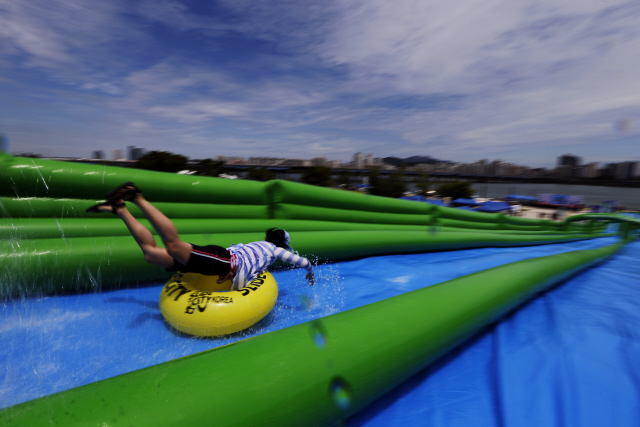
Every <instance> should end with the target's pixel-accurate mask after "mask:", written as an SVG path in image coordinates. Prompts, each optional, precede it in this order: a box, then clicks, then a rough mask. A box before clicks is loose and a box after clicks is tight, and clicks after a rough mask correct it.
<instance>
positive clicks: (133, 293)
mask: <svg viewBox="0 0 640 427" xmlns="http://www.w3.org/2000/svg"><path fill="white" fill-rule="evenodd" d="M615 241H616V239H615V238H602V239H596V240H590V241H580V242H573V243H565V244H555V245H545V246H534V247H526V248H485V249H474V250H463V251H452V252H439V253H427V254H416V255H402V256H385V257H375V258H368V259H363V260H356V261H350V262H343V263H337V264H330V265H323V266H320V267H318V268H317V276H318V283H317V285H316V286H314V287H308V286H307V285H306V284H305V283H306V282H305V281H304V271H301V270H291V271H282V272H276V273H275V276H276V280H277V281H278V283H279V287H280V297H279V298H278V303H277V305H276V307H275V309H274V310H273V311H272V312H271V313H270V314H269V315H268V316H267V317H266V318H265V319H264V320H263V321H261V322H260V323H258V324H257V325H255V326H254V327H252V328H250V329H249V330H247V331H245V332H243V333H239V334H236V335H233V336H227V337H224V338H213V339H200V338H193V337H189V336H185V335H181V334H178V333H175V332H174V331H173V330H172V329H171V328H170V327H169V326H168V325H166V323H165V322H164V320H163V318H162V316H161V314H160V312H159V311H158V305H157V301H158V296H159V293H160V290H161V286H162V285H161V284H158V285H157V286H152V287H146V288H139V289H122V290H116V291H110V292H102V293H97V294H83V295H67V296H58V297H50V298H41V299H27V300H23V301H5V302H2V303H0V407H6V406H10V405H14V404H17V403H20V402H24V401H27V400H30V399H33V398H36V397H39V396H43V395H48V394H51V393H54V392H57V391H62V390H65V389H68V388H72V387H77V386H79V385H82V384H87V383H90V382H94V381H97V380H100V379H104V378H109V377H112V376H115V375H118V374H122V373H125V372H129V371H132V370H136V369H140V368H143V367H146V366H150V365H154V364H158V363H162V362H165V361H167V360H171V359H175V358H178V357H182V356H185V355H189V354H193V353H196V352H199V351H203V350H207V349H210V348H215V347H218V346H221V345H224V344H228V343H230V342H234V341H237V340H240V339H244V338H247V337H249V336H254V335H259V334H263V333H266V332H270V331H273V330H277V329H282V328H285V327H288V326H292V325H295V324H298V323H302V322H306V321H309V320H312V319H315V318H319V317H323V316H326V315H329V314H332V313H336V312H339V311H344V310H348V309H351V308H355V307H359V306H362V305H366V304H370V303H372V302H376V301H380V300H383V299H386V298H389V297H392V296H395V295H398V294H402V293H405V292H408V291H411V290H415V289H418V288H422V287H425V286H430V285H433V284H436V283H440V282H443V281H446V280H450V279H453V278H455V277H459V276H463V275H466V274H470V273H473V272H475V271H480V270H484V269H487V268H491V267H494V266H498V265H502V264H506V263H510V262H515V261H519V260H522V259H526V258H531V257H538V256H546V255H552V254H555V253H561V252H566V251H571V250H579V249H592V248H595V247H602V246H606V245H608V244H612V243H613V242H615ZM639 249H640V244H638V243H633V244H632V245H629V246H628V247H627V248H626V249H625V250H624V252H623V254H622V255H618V256H615V257H614V258H613V259H611V260H610V261H607V262H606V263H605V264H602V265H601V266H599V267H596V268H594V269H590V270H589V271H588V272H586V273H584V274H581V275H580V276H578V277H576V278H574V279H572V280H571V281H570V282H568V283H567V284H565V285H563V286H562V287H560V288H558V289H556V290H554V291H552V292H550V293H548V294H545V295H544V296H542V297H540V298H538V299H536V300H534V301H533V302H532V303H531V304H529V305H527V306H525V307H524V308H523V309H522V310H520V311H518V312H517V313H516V314H515V315H513V316H511V317H509V318H507V319H505V321H503V322H502V323H500V325H499V326H497V327H495V328H494V329H492V330H491V331H488V332H486V333H484V334H483V335H481V336H480V337H479V338H477V339H475V340H474V341H472V342H471V343H469V344H467V345H465V346H464V347H463V348H462V349H461V350H457V351H455V352H454V353H453V354H452V355H449V356H448V357H447V358H446V359H445V360H443V361H441V362H439V363H438V364H437V365H435V366H434V367H432V368H430V369H428V370H427V371H425V372H421V373H420V374H418V375H416V376H415V377H414V378H413V379H412V380H410V381H408V382H407V383H405V384H404V385H403V386H401V387H400V388H398V389H396V390H393V391H391V392H390V393H389V394H387V395H386V396H385V397H384V398H383V399H381V400H380V401H379V402H376V404H374V405H372V406H371V408H370V409H368V410H365V411H363V412H362V413H361V414H359V415H358V416H356V417H354V418H352V419H350V420H348V421H347V424H348V425H354V426H359V425H367V426H370V425H371V426H378V425H380V426H383V425H385V426H387V425H429V426H452V425H455V426H475V425H482V426H492V425H495V426H500V425H527V426H528V425H530V426H539V425H594V426H595V425H631V424H627V423H628V422H629V421H634V424H633V425H640V423H639V422H638V421H640V420H639V419H638V418H640V415H638V414H640V408H639V406H638V402H640V399H639V397H640V396H639V395H638V377H637V376H634V375H637V374H635V373H634V372H635V371H636V370H637V369H635V366H636V365H637V363H636V362H635V361H637V360H640V348H639V347H638V339H637V338H638V335H639V332H638V330H639V329H638V326H640V320H639V319H640V317H639V316H638V315H637V314H635V312H640V310H638V307H639V306H640V301H638V298H640V292H639V291H640V289H638V286H639V285H638V284H639V283H640V280H638V278H639V277H640V271H638V269H639V267H637V265H638V262H637V254H638V253H639V252H638V250H639ZM632 313H633V315H632ZM620 395H622V396H620ZM584 405H587V407H586V408H584V407H583V406H584ZM592 411H595V412H597V414H591V412H592ZM614 412H615V413H614ZM632 413H635V417H636V418H633V417H632V416H631V414H632ZM598 417H600V418H598ZM583 418H584V419H583ZM605 418H606V419H607V420H611V419H614V420H615V419H618V420H620V423H615V424H611V423H604V424H603V423H600V424H598V423H597V421H598V420H600V421H602V420H604V419H605Z"/></svg>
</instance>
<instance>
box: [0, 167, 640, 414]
mask: <svg viewBox="0 0 640 427" xmlns="http://www.w3.org/2000/svg"><path fill="white" fill-rule="evenodd" d="M127 181H133V182H135V183H136V184H137V185H138V186H139V187H140V188H141V189H142V191H143V192H144V194H145V197H146V198H147V199H148V200H150V201H151V202H153V203H154V204H155V205H156V206H158V207H159V208H160V209H161V210H162V211H163V212H165V213H166V214H167V215H168V216H169V217H170V218H171V219H172V220H173V221H174V222H175V224H176V226H177V228H178V231H179V232H180V234H181V235H182V237H183V239H184V240H187V241H190V242H193V243H196V244H209V243H215V244H219V245H223V246H224V245H229V244H231V243H237V242H248V241H254V240H260V239H262V238H263V236H264V231H265V229H266V228H268V227H274V226H277V227H282V228H286V229H287V230H288V231H289V232H290V233H291V235H292V243H293V245H294V247H295V249H296V250H297V251H299V253H300V254H301V255H304V256H306V257H309V258H311V259H314V260H316V261H318V262H331V261H337V260H342V259H349V258H358V257H365V256H372V255H383V254H402V253H412V252H425V251H439V250H454V249H462V248H475V247H483V246H485V247H486V246H525V245H538V244H548V243H555V242H566V241H572V240H579V239H588V238H596V237H600V236H605V235H608V234H606V233H605V232H604V230H605V227H606V226H607V224H609V223H610V222H621V223H623V224H625V225H624V226H621V227H620V231H619V232H620V234H621V236H622V238H621V239H620V242H619V243H616V244H614V245H610V246H607V247H604V248H600V249H593V250H585V251H574V252H569V253H565V254H561V255H554V256H549V257H542V258H534V259H529V260H526V261H520V262H517V263H513V264H508V265H505V266H501V267H497V268H492V269H489V270H485V271H482V272H479V273H475V274H472V275H469V276H465V277H461V278H458V279H455V280H452V281H449V282H445V283H441V284H438V285H435V286H431V287H428V288H424V289H420V290H417V291H414V292H410V293H407V294H404V295H400V296H397V297H394V298H391V299H388V300H384V301H381V302H378V303H374V304H371V305H368V306H364V307H360V308H357V309H353V310H349V311H346V312H342V313H338V314H335V315H332V316H328V317H325V318H322V319H319V320H315V321H312V322H308V323H304V324H300V325H297V326H293V327H289V328H286V329H282V330H279V331H276V332H271V333H268V334H265V335H261V336H258V337H254V338H250V339H247V340H244V341H240V342H236V343H234V344H231V345H228V346H225V347H221V348H217V349H214V350H210V351H206V352H203V353H199V354H195V355H192V356H188V357H184V358H181V359H176V360H173V361H170V362H167V363H163V364H160V365H156V366H152V367H149V368H146V369H142V370H139V371H135V372H131V373H128V374H124V375H121V376H118V377H114V378H110V379H107V380H103V381H99V382H96V383H93V384H89V385H85V386H82V387H78V388H74V389H71V390H67V391H64V392H61V393H56V394H54V395H51V396H45V397H42V398H39V399H35V400H32V401H29V402H25V403H22V404H19V405H16V406H13V407H10V408H6V409H4V410H1V411H0V424H2V425H6V426H31V425H34V426H35V425H58V426H87V425H96V426H116V425H122V426H158V425H162V426H172V425H176V426H178V425H180V426H184V425H191V426H205V425H217V426H232V425H235V426H248V425H277V426H300V425H305V426H311V425H318V426H325V425H333V424H335V423H338V422H340V420H343V419H345V418H347V417H348V416H350V415H352V414H354V413H356V412H358V411H359V410H360V409H361V408H363V407H364V406H366V405H367V404H369V403H370V402H372V401H373V400H374V399H375V398H377V397H379V396H380V395H382V394H383V393H385V392H386V391H387V390H389V389H390V388H392V387H394V386H396V385H398V384H400V383H401V382H402V381H404V380H406V379H407V378H409V377H411V376H412V375H414V374H415V373H416V372H417V371H418V370H419V369H422V368H424V367H425V366H427V365H428V364H430V363H432V362H433V361H434V360H436V359H437V358H438V357H440V356H441V355H443V354H444V353H445V352H447V351H449V350H451V349H452V348H454V347H455V346H457V345H459V344H460V343H461V342H463V341H464V340H466V339H468V338H469V337H471V336H473V335H474V334H476V333H477V332H478V331H479V330H481V329H482V328H484V327H486V325H488V324H490V323H492V322H495V321H496V320H498V319H499V318H500V317H501V316H503V315H504V314H506V313H508V312H509V311H511V310H513V309H514V308H516V307H518V306H519V305H521V304H523V303H524V302H526V301H527V300H529V299H530V298H532V297H533V296H534V295H536V294H537V293H540V292H543V291H544V290H546V289H548V288H549V287H551V286H554V285H556V284H558V283H560V282H562V281H563V280H565V279H566V278H568V277H569V276H571V275H573V274H575V273H577V272H579V271H581V270H582V269H585V268H587V267H589V266H592V265H594V264H596V263H598V262H600V261H602V260H603V259H605V258H607V257H608V256H610V255H612V254H614V253H615V252H616V251H618V250H619V249H620V248H621V247H622V246H623V245H624V243H625V242H626V241H628V240H629V239H632V238H634V237H635V236H636V235H637V229H638V221H635V220H631V219H628V218H625V217H620V216H616V215H608V216H600V217H597V218H596V217H591V216H582V217H579V218H574V219H572V220H571V221H565V222H563V223H554V222H550V221H546V220H527V219H522V218H512V217H509V216H504V215H500V214H484V213H476V212H467V211H461V210H456V209H451V208H443V207H436V206H432V205H428V204H425V203H420V202H413V201H405V200H393V199H386V198H380V197H375V196H369V195H364V194H354V193H350V192H344V191H339V190H332V189H326V188H316V187H310V186H307V185H303V184H298V183H294V182H287V181H278V180H276V181H270V182H267V183H260V182H251V181H230V180H222V179H216V178H207V177H198V176H182V175H180V176H177V175H172V174H163V173H155V172H148V171H141V170H135V169H125V168H114V167H108V166H95V165H86V164H80V163H68V162H55V161H49V160H39V159H25V158H18V157H11V156H4V157H0V189H1V190H0V221H1V222H0V233H1V234H0V235H1V237H2V239H1V244H2V248H1V250H0V269H1V270H0V271H2V277H1V280H0V282H1V283H0V295H1V296H2V297H3V298H15V297H23V298H24V297H28V296H29V295H42V294H56V293H59V292H68V291H85V290H99V289H103V288H107V287H114V286H120V287H123V286H135V285H137V284H139V283H142V282H145V281H161V280H164V279H166V277H167V273H165V272H164V271H162V269H159V268H157V267H154V266H150V265H147V264H146V263H145V262H144V260H143V259H142V254H141V252H140V250H139V249H138V248H137V245H136V244H135V242H134V241H133V239H132V238H131V237H130V236H129V235H128V232H127V230H126V228H124V226H123V225H122V223H121V221H120V220H119V219H118V218H116V217H115V216H113V215H110V214H102V215H96V214H93V215H89V214H86V213H85V209H86V207H88V206H90V205H92V204H94V203H96V202H98V201H100V200H101V197H102V195H104V194H105V193H106V192H107V191H108V190H110V189H111V188H113V187H115V186H117V185H119V184H121V183H123V182H127ZM131 211H132V213H133V214H134V215H135V216H137V217H140V218H141V219H142V214H141V212H139V211H138V210H136V209H135V207H131ZM143 221H144V220H143ZM159 243H160V242H159ZM513 277H518V278H519V279H518V280H513V279H512V278H513ZM318 334H320V335H322V336H323V337H324V339H323V341H324V342H325V344H324V345H322V346H318V345H317V340H315V339H314V338H315V337H316V336H317V335H318ZM212 366H218V367H220V366H222V367H224V369H223V370H218V369H210V367H212ZM212 396H215V397H216V398H212Z"/></svg>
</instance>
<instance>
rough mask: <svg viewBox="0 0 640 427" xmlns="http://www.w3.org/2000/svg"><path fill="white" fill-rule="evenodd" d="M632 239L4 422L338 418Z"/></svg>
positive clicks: (449, 285)
mask: <svg viewBox="0 0 640 427" xmlns="http://www.w3.org/2000/svg"><path fill="white" fill-rule="evenodd" d="M622 245H623V243H619V244H615V245H612V246H608V247H604V248H600V249H593V250H588V251H575V252H569V253H564V254H559V255H553V256H548V257H542V258H534V259H529V260H525V261H520V262H516V263H513V264H508V265H505V266H501V267H497V268H492V269H489V270H485V271H481V272H479V273H475V274H472V275H469V276H464V277H461V278H458V279H454V280H451V281H448V282H445V283H441V284H439V285H435V286H431V287H427V288H423V289H420V290H417V291H413V292H409V293H407V294H404V295H400V296H397V297H393V298H390V299H387V300H384V301H380V302H377V303H374V304H371V305H367V306H364V307H360V308H356V309H353V310H349V311H346V312H342V313H338V314H334V315H331V316H328V317H325V318H322V319H319V320H314V321H312V322H307V323H303V324H300V325H296V326H293V327H290V328H286V329H282V330H279V331H275V332H271V333H268V334H265V335H261V336H257V337H254V338H250V339H246V340H244V341H239V342H236V343H233V344H230V345H227V346H224V347H220V348H217V349H214V350H210V351H205V352H202V353H198V354H194V355H192V356H187V357H183V358H180V359H176V360H172V361H170V362H166V363H163V364H160V365H156V366H152V367H149V368H146V369H142V370H139V371H134V372H131V373H128V374H124V375H120V376H117V377H114V378H110V379H107V380H103V381H99V382H96V383H92V384H88V385H85V386H82V387H78V388H74V389H71V390H67V391H64V392H61V393H56V394H53V395H50V396H46V397H42V398H39V399H35V400H32V401H29V402H25V403H22V404H19V405H16V406H12V407H9V408H6V409H4V410H1V411H0V424H1V425H3V426H6V427H24V426H64V427H73V426H78V427H86V426H116V425H122V426H136V427H145V426H150V427H151V426H153V427H156V426H166V427H170V426H179V427H183V426H204V425H215V426H256V425H269V426H279V427H285V426H296V427H297V426H310V427H311V426H329V425H335V424H336V423H339V422H340V421H341V420H344V419H346V418H347V417H349V416H351V415H353V414H355V413H357V412H358V411H359V410H361V409H362V408H364V407H365V406H366V405H368V404H370V403H371V402H373V401H374V400H375V399H377V398H379V397H380V396H382V395H383V394H384V393H385V392H387V391H388V390H390V389H392V388H393V387H396V386H398V385H399V384H401V383H402V382H403V381H405V380H407V379H408V378H410V377H411V376H413V375H415V374H416V373H417V372H418V371H419V370H421V369H424V368H425V367H426V366H428V365H429V364H431V363H433V362H434V361H435V360H437V359H438V358H439V357H440V356H442V355H443V354H445V353H446V352H447V351H450V350H451V349H452V348H454V347H456V346H458V345H460V344H461V343H462V342H464V341H465V340H467V339H469V338H470V337H472V336H474V335H475V334H477V333H478V332H479V331H481V330H482V328H484V327H486V326H487V325H489V324H491V323H492V322H496V321H497V320H499V319H500V318H501V317H502V316H504V315H505V314H507V313H509V312H510V311H512V310H513V309H514V308H516V307H518V306H519V305H521V304H523V303H525V302H526V301H528V300H529V299H530V298H532V297H534V296H535V295H537V294H538V293H540V292H543V291H545V290H546V289H549V288H550V287H551V286H554V285H556V284H558V283H561V282H562V281H563V280H565V279H567V278H568V277H570V276H571V275H573V274H576V273H577V272H579V271H581V270H583V269H585V268H587V267H589V266H592V265H594V264H596V263H598V262H600V261H602V260H604V259H605V258H606V257H608V256H610V255H612V254H614V253H615V252H616V251H618V250H619V249H620V248H621V247H622ZM514 278H517V280H514Z"/></svg>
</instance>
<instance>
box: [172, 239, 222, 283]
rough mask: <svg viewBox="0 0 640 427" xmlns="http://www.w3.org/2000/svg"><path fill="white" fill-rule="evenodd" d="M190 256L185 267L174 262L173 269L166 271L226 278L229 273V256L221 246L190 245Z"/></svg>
mask: <svg viewBox="0 0 640 427" xmlns="http://www.w3.org/2000/svg"><path fill="white" fill-rule="evenodd" d="M191 246H192V249H191V255H190V256H189V261H187V265H182V264H180V263H179V262H178V261H176V260H174V262H173V268H167V269H166V270H167V271H170V272H172V271H180V272H182V273H199V274H204V275H205V276H226V275H227V274H229V272H230V271H231V254H230V253H229V251H228V250H226V249H225V248H223V247H222V246H216V245H207V246H198V245H194V244H192V245H191Z"/></svg>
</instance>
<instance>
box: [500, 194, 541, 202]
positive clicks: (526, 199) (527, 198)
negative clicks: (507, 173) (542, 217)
mask: <svg viewBox="0 0 640 427" xmlns="http://www.w3.org/2000/svg"><path fill="white" fill-rule="evenodd" d="M506 199H507V200H518V201H521V202H535V201H537V200H538V198H537V197H533V196H523V195H521V194H512V195H510V196H507V197H506Z"/></svg>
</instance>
